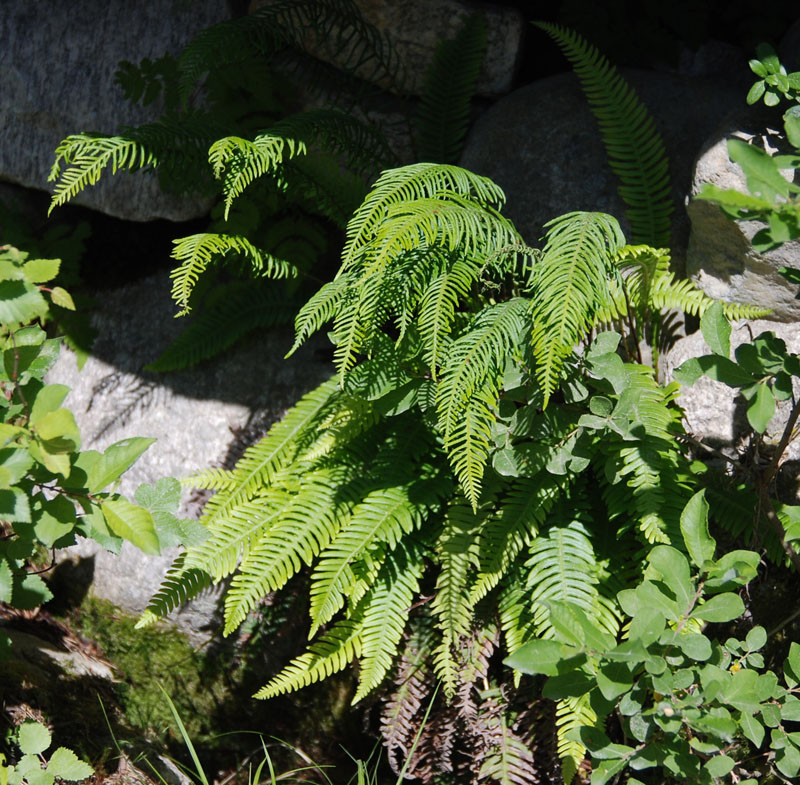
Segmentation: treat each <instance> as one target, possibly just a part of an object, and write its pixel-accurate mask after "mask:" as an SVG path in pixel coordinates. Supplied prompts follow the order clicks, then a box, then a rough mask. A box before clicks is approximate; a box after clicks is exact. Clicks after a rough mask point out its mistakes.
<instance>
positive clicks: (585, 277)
mask: <svg viewBox="0 0 800 785" xmlns="http://www.w3.org/2000/svg"><path fill="white" fill-rule="evenodd" d="M546 226H547V227H549V228H548V232H547V244H546V246H545V249H544V253H543V254H542V258H541V260H540V261H539V262H538V264H537V265H536V266H535V268H534V275H533V287H532V288H533V297H532V298H531V318H532V320H533V329H532V332H531V342H532V346H533V353H534V357H535V358H536V362H537V369H536V375H537V378H538V380H539V384H540V385H541V388H542V392H543V393H544V406H545V407H546V406H547V403H548V401H549V400H550V396H551V395H552V394H553V392H554V390H555V389H556V386H557V385H558V382H559V381H560V378H561V372H562V368H563V365H564V359H565V358H566V357H567V356H568V355H569V354H570V353H571V352H572V349H573V347H574V346H575V344H577V343H578V341H579V340H580V339H581V338H582V337H583V336H584V334H585V332H586V331H587V330H588V329H589V327H590V326H591V325H592V324H593V323H594V319H595V316H596V313H597V311H598V309H599V308H600V307H601V306H602V305H604V304H605V303H606V302H608V277H609V272H610V269H611V259H612V258H613V256H614V255H615V254H616V253H617V252H618V251H619V249H620V248H621V247H622V246H623V245H624V244H625V238H624V237H623V235H622V231H621V229H620V228H619V224H618V223H617V220H616V219H615V218H612V217H611V216H610V215H606V214H604V213H583V212H576V213H567V214H566V215H562V216H560V217H559V218H556V219H554V220H552V221H550V222H549V223H547V224H546Z"/></svg>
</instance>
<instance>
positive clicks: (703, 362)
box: [673, 354, 758, 387]
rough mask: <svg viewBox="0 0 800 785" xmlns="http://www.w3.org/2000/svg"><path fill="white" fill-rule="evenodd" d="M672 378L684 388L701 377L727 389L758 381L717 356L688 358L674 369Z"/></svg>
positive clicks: (735, 365) (729, 361) (730, 362)
mask: <svg viewBox="0 0 800 785" xmlns="http://www.w3.org/2000/svg"><path fill="white" fill-rule="evenodd" d="M673 376H674V377H675V380H676V381H678V382H680V383H681V384H683V385H685V386H686V387H691V386H692V385H693V384H694V383H695V382H696V381H697V380H698V379H699V378H700V377H701V376H707V377H708V378H709V379H713V380H714V381H715V382H722V383H723V384H727V385H728V387H744V386H746V385H750V384H754V383H755V382H757V381H758V379H757V378H756V377H755V376H753V375H752V374H750V373H748V372H747V371H746V370H744V369H743V368H741V367H740V366H739V365H737V364H736V363H735V362H733V361H732V360H729V359H728V358H727V357H722V355H719V354H707V355H705V356H703V357H690V358H689V359H688V360H686V362H684V363H682V364H681V365H680V366H679V367H678V368H676V369H675V371H674V373H673Z"/></svg>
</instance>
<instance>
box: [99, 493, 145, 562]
mask: <svg viewBox="0 0 800 785" xmlns="http://www.w3.org/2000/svg"><path fill="white" fill-rule="evenodd" d="M101 508H102V510H103V515H105V517H106V522H107V523H108V526H109V528H110V529H111V531H113V532H114V533H115V534H118V535H119V536H120V537H123V538H124V539H126V540H128V541H129V542H131V543H133V545H135V546H136V547H137V548H139V549H140V550H142V551H144V552H145V553H149V554H157V553H159V552H160V546H159V542H158V537H157V536H156V529H155V523H154V521H153V516H152V515H151V514H150V513H149V512H148V511H147V510H145V509H142V508H141V507H137V506H136V505H135V504H131V502H129V501H128V500H127V499H123V498H118V499H109V500H108V501H105V502H103V504H102V505H101Z"/></svg>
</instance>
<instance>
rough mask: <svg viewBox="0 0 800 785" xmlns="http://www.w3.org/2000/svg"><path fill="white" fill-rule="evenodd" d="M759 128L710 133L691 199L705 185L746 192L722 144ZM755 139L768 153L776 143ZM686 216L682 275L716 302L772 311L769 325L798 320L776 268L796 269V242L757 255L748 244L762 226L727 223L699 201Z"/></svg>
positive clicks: (798, 309) (798, 308) (792, 289)
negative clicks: (686, 243)
mask: <svg viewBox="0 0 800 785" xmlns="http://www.w3.org/2000/svg"><path fill="white" fill-rule="evenodd" d="M758 127H759V121H758V120H753V119H750V120H746V119H745V120H740V121H738V122H733V121H731V122H726V123H725V124H724V125H723V127H722V128H721V129H719V130H718V131H716V132H715V133H714V135H713V136H712V137H711V139H710V141H709V142H708V143H707V144H706V146H705V149H704V152H703V153H702V155H700V157H699V158H698V160H697V164H696V166H695V173H694V181H693V182H692V189H691V193H692V196H694V195H696V194H697V193H698V192H699V191H700V189H701V188H702V187H703V185H704V184H705V183H712V184H713V185H716V186H718V187H719V188H732V189H734V190H737V191H743V192H746V191H747V187H746V181H745V177H744V172H743V171H742V168H741V167H740V166H739V165H738V164H735V163H734V162H733V161H731V160H730V158H729V157H728V148H727V139H728V138H729V137H730V136H738V137H740V138H743V139H749V138H752V137H753V136H754V134H755V129H757V128H758ZM744 129H747V130H744ZM758 137H759V138H762V139H763V140H764V142H765V145H766V148H767V149H768V150H772V151H774V150H775V146H776V144H780V141H781V140H780V138H779V137H777V136H776V135H775V134H774V133H772V134H761V133H759V134H758ZM759 138H757V139H756V140H755V141H759ZM787 174H790V173H788V172H787ZM687 213H688V215H689V219H690V221H691V225H692V229H691V234H690V237H689V248H688V251H687V257H686V272H687V273H688V274H689V275H690V276H691V278H692V279H693V280H694V281H695V282H696V283H697V284H698V286H700V287H701V288H702V289H703V290H704V291H705V292H706V293H708V294H709V295H711V296H712V297H716V298H718V299H722V300H728V301H732V302H742V303H752V304H754V305H759V306H761V307H764V308H772V309H773V312H772V314H771V315H770V318H771V319H775V320H779V321H793V320H795V319H798V318H800V300H796V299H795V293H796V290H797V287H796V286H794V285H792V284H790V283H789V282H788V281H786V280H785V279H784V278H783V277H782V276H780V275H779V274H778V268H780V267H784V266H785V267H800V241H798V240H794V241H793V242H789V243H785V244H784V245H782V246H781V247H780V248H777V249H775V250H773V251H768V252H766V253H758V252H757V251H755V250H754V249H753V246H752V244H751V240H752V238H753V235H755V233H756V232H757V231H759V229H761V228H762V227H763V224H761V223H759V222H757V221H731V220H729V219H728V218H726V217H725V215H724V214H723V213H722V211H721V210H720V209H719V207H717V205H715V204H713V203H711V202H707V201H704V200H702V199H696V200H693V201H691V202H690V203H689V205H688V207H687Z"/></svg>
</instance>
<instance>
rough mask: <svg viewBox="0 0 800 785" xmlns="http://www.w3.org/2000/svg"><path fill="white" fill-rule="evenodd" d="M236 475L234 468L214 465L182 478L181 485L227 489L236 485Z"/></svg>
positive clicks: (212, 489)
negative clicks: (221, 467)
mask: <svg viewBox="0 0 800 785" xmlns="http://www.w3.org/2000/svg"><path fill="white" fill-rule="evenodd" d="M235 476H236V475H235V473H234V472H233V470H232V469H220V468H217V467H212V468H210V469H203V470H202V471H199V472H195V474H190V475H189V476H188V477H183V478H181V485H183V486H184V487H187V488H197V489H198V490H210V491H225V490H228V489H230V488H232V487H233V486H234V485H235V483H236V480H235V479H234V478H235Z"/></svg>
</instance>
